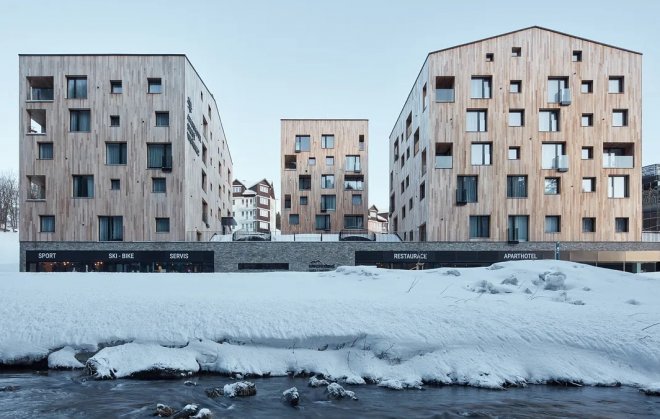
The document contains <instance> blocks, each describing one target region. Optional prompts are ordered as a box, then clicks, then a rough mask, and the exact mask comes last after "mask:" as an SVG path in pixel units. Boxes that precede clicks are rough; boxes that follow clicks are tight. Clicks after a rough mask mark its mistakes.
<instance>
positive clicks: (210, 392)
mask: <svg viewBox="0 0 660 419" xmlns="http://www.w3.org/2000/svg"><path fill="white" fill-rule="evenodd" d="M204 393H206V395H207V396H209V397H210V398H212V399H217V398H218V397H220V396H222V395H223V394H225V392H224V390H223V389H221V388H220V387H210V388H207V389H206V390H204Z"/></svg>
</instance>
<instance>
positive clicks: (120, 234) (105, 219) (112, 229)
mask: <svg viewBox="0 0 660 419" xmlns="http://www.w3.org/2000/svg"><path fill="white" fill-rule="evenodd" d="M122 240H124V217H122V216H100V217H99V241H122Z"/></svg>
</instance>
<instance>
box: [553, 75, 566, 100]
mask: <svg viewBox="0 0 660 419" xmlns="http://www.w3.org/2000/svg"><path fill="white" fill-rule="evenodd" d="M567 88H568V79H567V78H565V77H552V78H549V79H548V103H559V102H561V96H562V90H564V89H567Z"/></svg>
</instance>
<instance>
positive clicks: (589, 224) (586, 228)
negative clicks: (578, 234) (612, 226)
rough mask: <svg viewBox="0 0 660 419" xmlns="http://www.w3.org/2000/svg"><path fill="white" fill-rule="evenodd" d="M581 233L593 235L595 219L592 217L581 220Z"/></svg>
mask: <svg viewBox="0 0 660 419" xmlns="http://www.w3.org/2000/svg"><path fill="white" fill-rule="evenodd" d="M582 232H583V233H595V232H596V219H595V218H594V217H584V218H582Z"/></svg>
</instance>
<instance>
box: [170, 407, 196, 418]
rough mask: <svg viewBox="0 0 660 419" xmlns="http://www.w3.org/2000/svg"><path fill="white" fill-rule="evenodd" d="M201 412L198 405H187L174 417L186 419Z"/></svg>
mask: <svg viewBox="0 0 660 419" xmlns="http://www.w3.org/2000/svg"><path fill="white" fill-rule="evenodd" d="M198 412H199V407H197V405H196V404H187V405H186V406H185V407H184V408H183V409H181V410H179V411H178V412H176V413H175V414H174V416H172V418H174V419H184V418H189V417H191V416H195V415H196V414H197V413H198Z"/></svg>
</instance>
